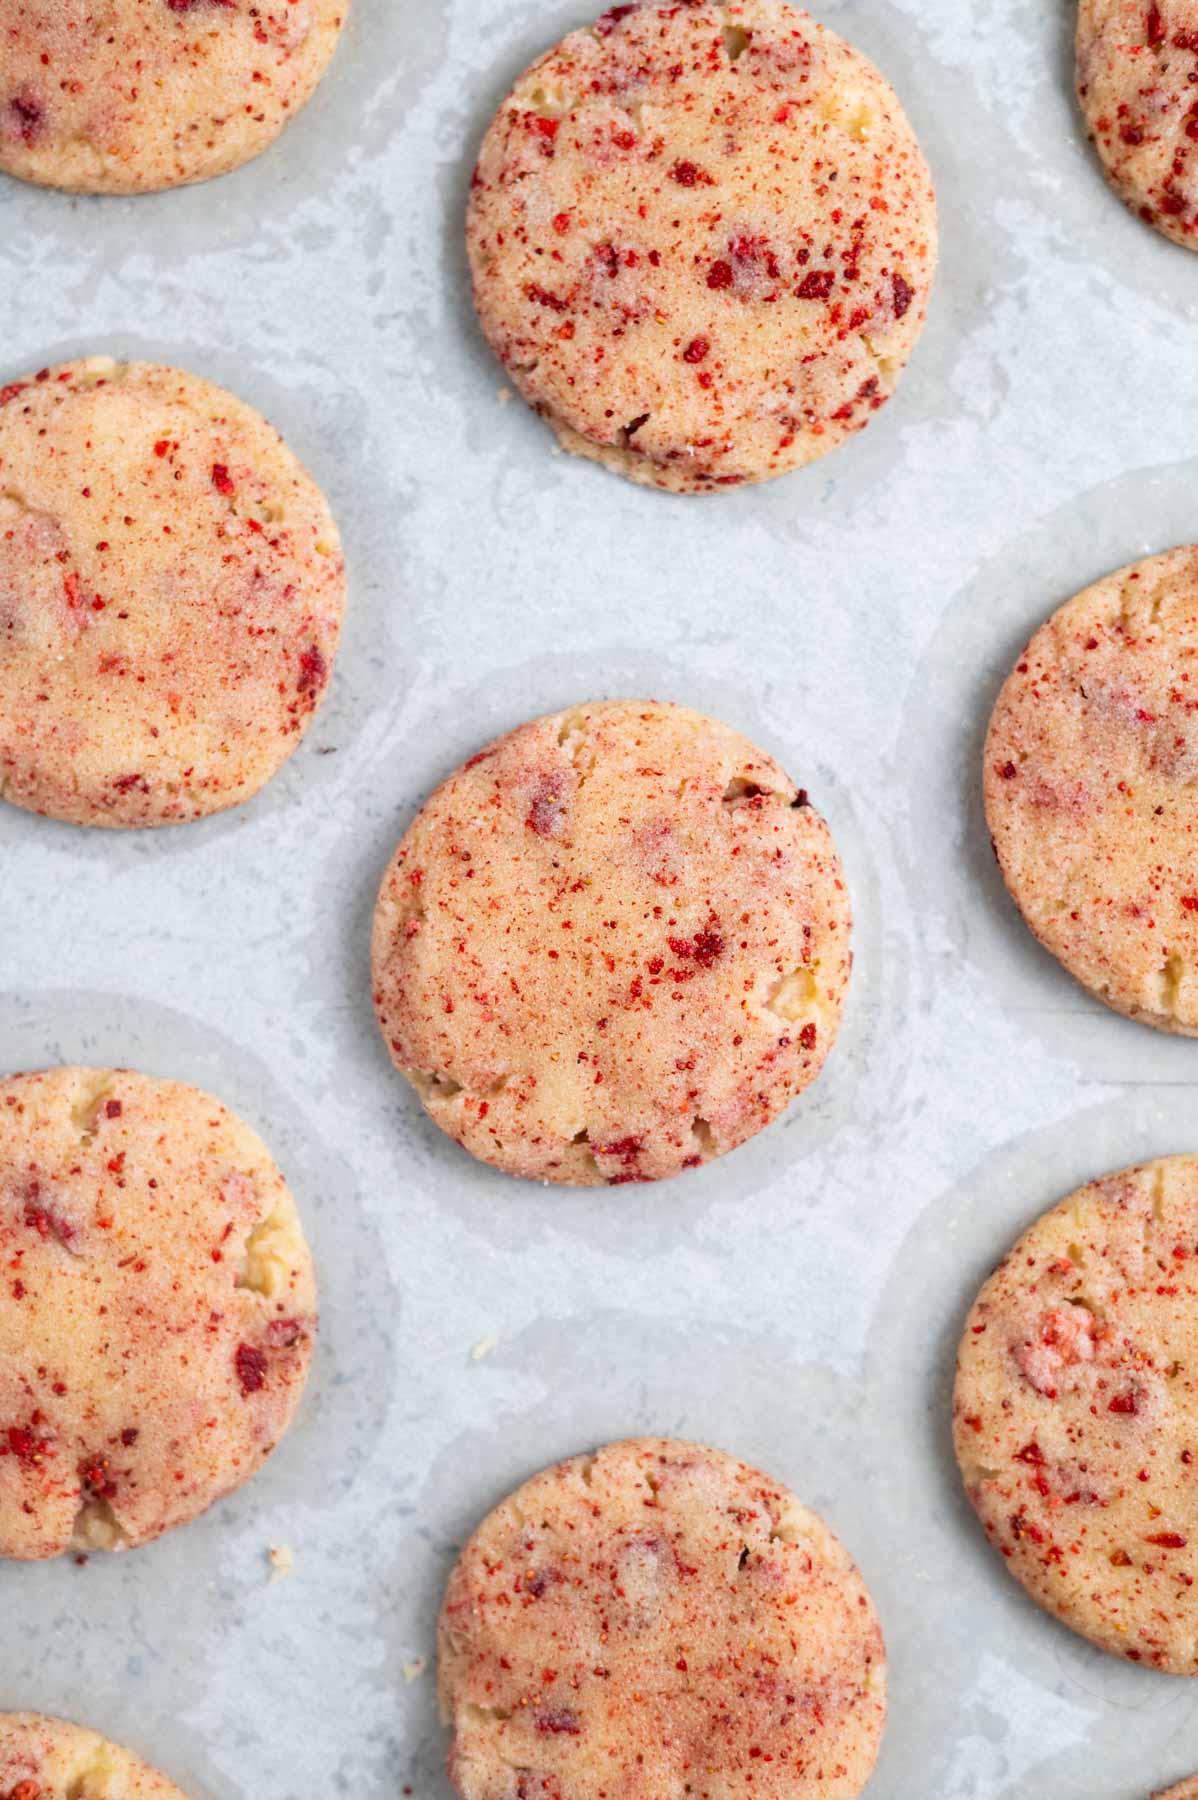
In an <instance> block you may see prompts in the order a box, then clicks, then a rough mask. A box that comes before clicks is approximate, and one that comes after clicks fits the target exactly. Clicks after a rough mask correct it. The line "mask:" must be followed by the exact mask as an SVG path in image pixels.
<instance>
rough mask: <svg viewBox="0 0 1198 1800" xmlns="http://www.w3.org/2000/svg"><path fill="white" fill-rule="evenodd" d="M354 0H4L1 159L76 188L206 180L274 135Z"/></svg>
mask: <svg viewBox="0 0 1198 1800" xmlns="http://www.w3.org/2000/svg"><path fill="white" fill-rule="evenodd" d="M348 4H349V0H107V3H106V4H105V5H104V6H96V5H95V4H94V0H0V170H3V171H5V172H6V173H7V174H9V175H19V176H20V177H21V178H22V179H23V180H25V181H35V182H37V183H39V184H40V185H41V186H42V187H56V188H65V189H67V190H68V191H69V192H71V193H77V194H142V193H148V192H151V191H152V190H154V189H156V188H169V187H179V186H181V185H183V184H184V183H186V182H190V181H206V180H207V179H208V177H209V176H210V175H223V174H225V173H226V172H227V171H228V170H229V169H235V168H237V167H238V165H239V164H240V163H243V162H248V161H249V160H250V158H251V157H254V156H257V155H258V153H259V151H261V150H265V149H266V147H267V145H268V144H270V143H272V142H273V141H274V139H275V138H276V137H277V136H278V134H279V132H280V131H282V129H283V127H284V125H286V123H287V121H288V119H290V118H291V117H292V116H293V115H294V114H295V113H297V112H298V111H299V109H300V107H301V106H303V104H304V102H305V101H306V100H307V99H309V98H310V96H311V94H312V92H313V90H314V89H315V87H316V84H317V82H318V81H319V80H320V78H321V76H322V75H323V74H324V71H325V68H326V66H327V64H328V61H329V58H330V57H331V56H332V54H333V51H334V49H335V47H336V44H337V38H338V36H339V34H340V31H341V27H342V24H343V23H344V19H345V13H346V10H347V7H348Z"/></svg>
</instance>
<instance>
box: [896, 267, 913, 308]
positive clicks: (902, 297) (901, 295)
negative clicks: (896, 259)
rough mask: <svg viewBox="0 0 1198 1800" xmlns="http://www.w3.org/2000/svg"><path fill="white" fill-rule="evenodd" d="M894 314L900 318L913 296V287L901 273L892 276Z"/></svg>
mask: <svg viewBox="0 0 1198 1800" xmlns="http://www.w3.org/2000/svg"><path fill="white" fill-rule="evenodd" d="M893 285H894V316H895V318H896V319H901V318H902V316H903V314H904V313H905V312H906V311H907V310H908V308H909V307H910V305H911V302H912V300H914V298H915V289H914V288H913V287H912V286H911V285H910V283H909V282H907V281H904V280H903V277H902V276H901V275H896V276H895V277H894V283H893Z"/></svg>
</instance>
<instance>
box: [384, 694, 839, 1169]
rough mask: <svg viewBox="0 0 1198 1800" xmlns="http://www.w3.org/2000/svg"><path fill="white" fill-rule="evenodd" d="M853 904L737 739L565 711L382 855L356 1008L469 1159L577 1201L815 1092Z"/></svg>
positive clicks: (822, 843) (671, 710)
mask: <svg viewBox="0 0 1198 1800" xmlns="http://www.w3.org/2000/svg"><path fill="white" fill-rule="evenodd" d="M849 934H850V910H849V901H848V895H847V894H846V892H845V886H844V878H843V874H842V871H841V866H840V860H839V857H838V856H837V853H836V847H835V845H834V844H833V842H832V838H831V835H830V833H829V831H828V828H827V826H826V825H825V823H824V821H823V819H822V818H821V817H820V815H819V814H818V813H817V812H816V811H815V810H814V809H813V808H812V807H811V806H810V805H809V803H808V800H807V795H806V793H805V792H803V791H801V790H799V789H796V788H795V787H794V785H793V783H792V782H791V781H790V779H789V778H788V777H787V776H786V775H785V774H784V773H783V771H782V770H781V769H780V768H779V767H778V765H777V763H776V762H774V761H773V759H772V758H771V757H768V756H765V755H763V753H762V752H761V751H760V750H757V749H755V748H754V747H753V745H752V744H750V743H749V742H748V741H747V740H746V739H745V738H743V737H741V736H740V734H739V733H738V732H735V731H732V730H731V729H730V728H729V727H728V726H726V725H721V724H718V723H717V722H716V721H714V720H712V719H706V718H703V717H701V716H700V715H699V714H698V713H694V712H689V711H687V710H685V709H684V708H681V707H675V706H666V705H661V704H659V703H657V702H655V701H611V702H606V703H597V704H594V705H589V706H578V707H575V708H573V709H571V710H570V711H568V712H563V713H555V714H553V715H552V716H551V717H549V718H544V719H536V720H534V721H533V722H532V723H531V724H528V725H522V726H520V728H519V729H518V730H516V731H513V732H512V733H511V734H510V735H509V736H507V737H505V738H501V739H500V740H499V741H498V742H497V743H494V744H491V745H490V746H489V747H488V748H486V749H484V750H480V751H479V752H478V754H477V755H476V756H472V757H471V758H470V759H469V761H468V762H466V763H465V764H463V766H462V767H461V768H460V769H459V770H458V771H457V772H456V774H454V775H451V776H450V778H449V780H448V781H446V782H445V783H444V784H443V785H442V786H441V787H440V788H438V789H437V791H436V793H435V794H434V795H433V796H432V798H431V799H430V800H429V801H428V802H427V804H426V805H425V807H424V809H423V811H422V812H421V813H420V814H419V816H418V817H417V818H416V820H415V821H414V823H413V824H412V826H411V827H410V828H409V830H408V832H407V834H406V836H405V837H404V839H403V841H402V842H401V844H400V846H399V848H398V850H397V851H396V853H395V856H394V858H393V859H392V862H391V865H390V867H389V869H388V870H387V873H386V876H385V878H384V881H383V885H382V890H381V892H380V895H379V901H378V908H377V911H376V914H375V926H374V985H375V1004H376V1007H377V1010H378V1017H379V1024H380V1026H381V1028H382V1032H383V1036H384V1037H385V1039H386V1041H387V1045H388V1047H389V1049H390V1051H391V1055H392V1057H393V1058H394V1060H395V1062H396V1064H397V1066H398V1067H399V1068H400V1069H401V1070H402V1071H403V1073H404V1074H405V1075H406V1076H407V1077H408V1079H409V1080H410V1081H411V1082H413V1084H414V1085H415V1086H416V1088H417V1090H418V1091H419V1093H420V1095H421V1098H422V1100H423V1102H424V1104H425V1106H426V1107H427V1109H428V1111H429V1113H430V1114H431V1115H432V1117H433V1118H434V1119H435V1120H436V1121H437V1123H438V1124H439V1125H440V1126H441V1128H442V1129H443V1130H444V1131H447V1132H448V1133H449V1134H450V1136H451V1137H454V1138H456V1139H457V1140H458V1141H459V1143H462V1144H464V1145H465V1146H466V1148H467V1149H468V1150H470V1151H471V1152H472V1153H473V1155H475V1156H478V1157H481V1158H482V1159H483V1161H484V1162H489V1163H493V1164H494V1165H495V1166H496V1167H497V1168H501V1169H505V1170H507V1171H508V1172H509V1173H510V1174H513V1175H526V1176H532V1177H535V1178H538V1179H541V1180H546V1181H559V1182H568V1183H572V1184H575V1185H581V1186H590V1185H594V1184H598V1183H603V1182H606V1183H608V1184H611V1185H615V1184H618V1183H622V1182H628V1181H650V1180H654V1179H656V1178H657V1177H659V1176H664V1175H675V1174H677V1173H678V1172H679V1170H682V1169H688V1168H692V1167H695V1166H697V1165H698V1164H699V1163H702V1162H706V1161H707V1160H708V1159H709V1158H711V1157H714V1156H718V1155H720V1154H722V1153H723V1152H724V1151H726V1150H731V1149H733V1148H734V1147H735V1146H736V1145H737V1144H740V1143H743V1142H744V1140H745V1139H746V1138H748V1137H751V1136H752V1135H753V1133H754V1132H756V1131H759V1130H760V1129H761V1128H762V1126H763V1125H767V1124H769V1122H770V1120H771V1119H773V1118H775V1117H776V1116H777V1115H778V1114H779V1113H780V1112H781V1111H782V1110H783V1108H784V1107H785V1106H786V1105H787V1104H788V1103H789V1102H790V1101H791V1100H792V1099H793V1098H794V1097H795V1095H796V1094H798V1093H799V1092H800V1090H801V1089H803V1088H804V1087H806V1085H807V1084H808V1082H810V1081H812V1080H814V1078H815V1076H816V1075H817V1074H818V1073H819V1070H820V1067H821V1066H822V1064H823V1060H824V1058H825V1056H826V1055H827V1053H828V1050H829V1049H830V1047H831V1044H832V1040H833V1039H834V1037H835V1036H836V1030H837V1026H838V1023H839V1020H840V1011H841V1006H842V1004H843V1000H844V992H845V986H846V983H847V981H848V975H849V965H850V961H851V958H850V952H849Z"/></svg>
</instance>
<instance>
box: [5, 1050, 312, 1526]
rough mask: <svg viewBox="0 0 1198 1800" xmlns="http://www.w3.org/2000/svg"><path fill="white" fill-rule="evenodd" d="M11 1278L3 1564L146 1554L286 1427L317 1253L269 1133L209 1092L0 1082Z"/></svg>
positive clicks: (307, 1351) (85, 1078)
mask: <svg viewBox="0 0 1198 1800" xmlns="http://www.w3.org/2000/svg"><path fill="white" fill-rule="evenodd" d="M0 1270H2V1271H3V1279H2V1280H0V1556H13V1557H22V1558H35V1557H48V1556H58V1555H60V1554H61V1553H62V1552H63V1551H65V1550H70V1549H75V1550H84V1551H86V1550H119V1549H124V1548H126V1547H127V1546H129V1545H136V1544H144V1543H146V1542H148V1541H149V1539H151V1538H155V1537H158V1536H159V1535H160V1533H162V1532H164V1531H168V1530H170V1528H171V1527H172V1526H175V1525H182V1524H185V1523H186V1522H187V1521H188V1520H190V1519H193V1518H195V1517H196V1516H197V1514H199V1513H201V1512H203V1511H204V1509H205V1508H206V1507H208V1506H210V1505H211V1504H212V1502H213V1501H214V1500H218V1499H219V1498H220V1497H221V1496H222V1495H223V1494H227V1493H229V1492H230V1491H231V1490H232V1489H233V1488H235V1487H238V1486H240V1484H241V1483H242V1482H243V1481H245V1480H246V1479H247V1478H248V1477H249V1476H250V1475H252V1474H253V1472H254V1470H255V1469H256V1468H257V1467H258V1466H259V1464H260V1463H262V1462H263V1461H264V1460H265V1459H266V1457H267V1456H268V1455H269V1454H270V1452H271V1451H272V1450H273V1449H274V1447H275V1445H276V1444H277V1443H278V1441H279V1439H280V1438H281V1437H282V1435H283V1433H284V1432H285V1431H286V1429H287V1427H288V1425H289V1424H290V1422H291V1419H292V1416H293V1415H294V1412H295V1409H296V1407H297V1406H298V1404H299V1399H300V1394H301V1392H302V1391H303V1386H304V1381H305V1379H306V1376H307V1372H308V1364H309V1361H310V1359H311V1354H312V1345H313V1337H314V1332H315V1327H316V1287H315V1281H314V1278H313V1273H312V1259H311V1256H310V1254H309V1252H308V1247H307V1244H306V1243H305V1241H304V1236H303V1231H302V1229H301V1226H300V1222H299V1219H298V1218H297V1216H296V1211H295V1203H294V1201H293V1200H292V1198H291V1194H290V1192H289V1190H288V1188H287V1185H286V1183H285V1182H284V1180H283V1177H282V1175H281V1174H280V1173H279V1171H278V1169H277V1168H276V1166H275V1164H274V1163H273V1162H272V1161H271V1159H270V1156H269V1153H268V1152H267V1150H266V1148H265V1146H264V1145H263V1143H262V1141H261V1139H260V1138H258V1137H257V1136H256V1135H255V1133H254V1132H252V1131H251V1130H250V1129H249V1127H248V1126H246V1125H243V1124H242V1123H241V1121H240V1120H239V1119H237V1118H235V1117H234V1116H233V1114H232V1113H230V1112H228V1111H227V1110H226V1109H225V1108H224V1107H223V1106H222V1105H221V1104H220V1103H219V1101H216V1100H213V1099H212V1098H211V1096H210V1095H207V1094H203V1093H201V1092H200V1091H199V1090H198V1089H197V1088H192V1087H184V1086H182V1085H181V1084H180V1083H178V1082H173V1081H155V1080H152V1079H151V1078H150V1077H149V1076H146V1075H136V1074H133V1073H132V1072H130V1071H128V1070H124V1069H115V1070H114V1069H74V1068H62V1069H51V1070H48V1071H46V1072H45V1073H43V1074H36V1075H17V1076H14V1077H13V1078H12V1079H10V1080H8V1081H4V1082H0Z"/></svg>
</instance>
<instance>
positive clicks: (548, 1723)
mask: <svg viewBox="0 0 1198 1800" xmlns="http://www.w3.org/2000/svg"><path fill="white" fill-rule="evenodd" d="M629 10H630V11H631V8H629ZM534 1719H535V1723H536V1727H537V1730H538V1731H539V1732H540V1733H541V1736H542V1737H545V1736H547V1735H548V1734H549V1733H551V1732H554V1733H556V1732H559V1731H567V1732H569V1733H570V1736H571V1737H577V1736H578V1733H579V1732H580V1731H581V1730H582V1726H581V1725H580V1723H579V1720H578V1714H577V1713H576V1712H574V1711H573V1710H572V1709H571V1708H570V1707H568V1706H542V1707H540V1708H539V1709H538V1710H537V1712H536V1713H535V1714H534Z"/></svg>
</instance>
